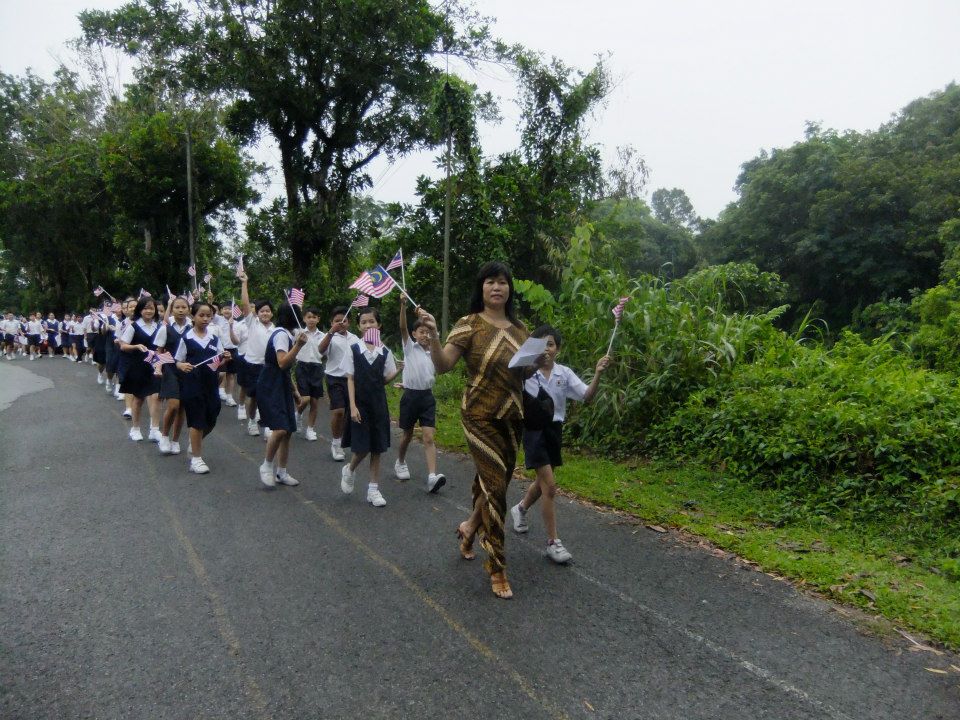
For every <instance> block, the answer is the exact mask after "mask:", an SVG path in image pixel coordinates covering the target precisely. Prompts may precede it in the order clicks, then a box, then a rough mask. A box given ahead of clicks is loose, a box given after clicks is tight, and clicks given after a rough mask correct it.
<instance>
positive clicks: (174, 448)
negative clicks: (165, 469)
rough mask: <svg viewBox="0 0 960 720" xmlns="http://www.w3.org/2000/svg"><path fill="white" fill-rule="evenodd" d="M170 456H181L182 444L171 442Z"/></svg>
mask: <svg viewBox="0 0 960 720" xmlns="http://www.w3.org/2000/svg"><path fill="white" fill-rule="evenodd" d="M170 454H171V455H179V454H180V443H178V442H176V441H171V442H170Z"/></svg>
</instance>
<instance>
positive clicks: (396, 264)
mask: <svg viewBox="0 0 960 720" xmlns="http://www.w3.org/2000/svg"><path fill="white" fill-rule="evenodd" d="M402 267H403V248H400V249H399V250H397V254H396V255H394V256H393V260H391V261H390V262H389V263H388V264H387V270H388V271H389V270H395V269H396V268H402Z"/></svg>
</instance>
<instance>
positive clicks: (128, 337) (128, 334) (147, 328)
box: [120, 318, 160, 347]
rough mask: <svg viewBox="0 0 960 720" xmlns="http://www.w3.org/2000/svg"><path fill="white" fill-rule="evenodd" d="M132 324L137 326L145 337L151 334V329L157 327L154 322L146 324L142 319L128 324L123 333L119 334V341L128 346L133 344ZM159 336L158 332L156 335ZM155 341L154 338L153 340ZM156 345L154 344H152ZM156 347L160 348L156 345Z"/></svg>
mask: <svg viewBox="0 0 960 720" xmlns="http://www.w3.org/2000/svg"><path fill="white" fill-rule="evenodd" d="M134 324H136V325H139V326H140V329H141V330H143V331H144V332H145V333H146V334H147V335H149V334H150V333H152V332H153V329H154V328H155V327H156V326H157V324H156V323H155V322H152V323H148V322H146V321H145V320H144V319H143V318H140V319H139V320H136V321H135V322H132V323H129V324H128V325H127V326H126V327H125V328H124V329H123V331H122V332H121V333H120V340H121V341H123V342H124V343H126V344H127V345H130V344H131V343H132V342H133V326H134ZM157 334H158V335H159V334H160V333H159V332H158V333H157ZM154 340H156V338H154ZM154 344H156V342H154ZM157 347H160V346H159V345H157Z"/></svg>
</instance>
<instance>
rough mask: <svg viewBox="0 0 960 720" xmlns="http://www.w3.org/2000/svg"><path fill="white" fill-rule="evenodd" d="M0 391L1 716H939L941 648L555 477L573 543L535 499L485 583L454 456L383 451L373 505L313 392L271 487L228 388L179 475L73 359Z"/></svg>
mask: <svg viewBox="0 0 960 720" xmlns="http://www.w3.org/2000/svg"><path fill="white" fill-rule="evenodd" d="M0 388H2V389H0V408H3V406H5V405H8V406H7V407H6V409H2V411H0V717H2V718H4V720H14V719H27V718H29V719H41V718H42V719H44V720H46V719H49V718H69V719H71V720H72V719H74V718H138V719H139V718H231V719H233V718H255V719H262V718H460V717H476V716H484V717H503V718H683V719H684V720H692V719H695V718H737V719H738V720H739V719H741V718H776V719H777V720H786V719H792V718H796V719H798V720H799V719H804V720H806V719H808V718H811V719H812V718H833V719H845V718H871V719H877V718H893V719H896V720H904V719H905V718H922V719H924V720H928V719H933V718H943V719H945V720H946V719H949V720H956V719H957V718H958V717H960V680H958V675H956V674H951V675H938V674H933V673H930V672H928V671H927V670H925V667H929V666H931V665H934V664H936V663H939V664H942V660H941V659H940V658H934V657H932V656H931V655H930V654H929V653H926V652H908V649H909V648H908V643H907V641H906V640H901V639H900V638H899V637H898V638H897V639H896V640H891V639H890V638H886V639H880V638H877V637H873V636H870V635H867V634H865V633H863V632H861V631H860V630H859V629H858V628H857V627H856V626H855V625H853V624H852V623H851V622H850V621H849V620H848V619H847V618H846V617H844V615H843V614H842V613H840V612H837V609H836V608H835V607H834V606H832V605H830V604H829V603H826V602H823V601H821V600H818V599H816V598H811V597H808V596H806V595H804V594H802V593H800V592H798V591H796V590H795V589H793V588H792V587H790V586H789V585H787V584H786V583H783V582H780V581H777V580H775V579H773V578H770V577H768V576H767V575H765V574H763V573H759V572H755V571H752V570H750V569H749V568H747V567H745V566H743V565H742V564H739V563H736V562H734V561H731V560H730V559H729V558H723V557H717V556H716V555H714V554H711V553H710V552H708V551H706V550H704V549H702V548H697V547H691V546H690V545H689V543H684V542H682V541H681V539H679V538H678V537H676V536H674V535H673V534H670V533H668V534H659V533H656V532H653V531H651V530H649V529H647V528H645V527H644V526H643V525H642V524H636V523H633V522H631V521H629V520H628V519H625V518H623V517H621V516H619V515H616V514H613V513H606V512H602V511H598V510H596V509H594V508H591V507H588V506H585V505H581V504H579V503H576V502H572V501H569V500H566V499H564V500H562V501H561V502H560V506H559V521H560V529H561V537H562V538H563V540H564V543H565V544H566V546H567V547H568V548H569V549H570V550H571V552H572V553H573V554H574V557H575V562H574V563H573V564H571V565H568V566H565V567H560V566H556V565H553V564H551V563H550V562H549V561H548V560H547V559H546V558H544V557H543V555H542V544H543V541H544V537H543V527H542V523H541V521H540V518H539V514H538V513H537V512H536V511H535V512H534V513H532V514H531V516H530V517H531V531H530V533H529V535H528V536H527V537H523V538H520V537H518V536H516V535H514V534H513V533H512V531H508V538H507V557H508V568H509V570H508V572H509V577H510V580H511V583H512V585H513V588H514V592H515V593H516V597H515V599H513V600H511V601H503V600H498V599H496V598H495V597H494V596H493V595H492V593H491V592H490V586H489V582H488V580H487V577H486V575H485V574H484V572H483V569H482V565H481V560H482V557H478V559H477V560H475V561H473V562H465V561H463V560H461V559H460V557H459V555H458V553H457V546H456V539H455V536H454V528H455V527H456V525H457V523H458V522H459V521H460V520H461V519H462V518H463V517H464V515H465V511H466V506H467V504H468V503H469V488H470V478H471V476H472V471H471V466H470V464H469V461H468V460H467V459H465V458H462V457H459V456H457V455H452V454H443V455H442V456H441V460H440V462H441V469H442V470H443V471H444V472H445V473H446V475H447V477H448V484H447V486H446V487H445V488H444V489H443V490H442V491H441V493H440V494H439V495H428V494H427V493H425V492H424V489H423V486H422V482H421V481H420V480H417V479H416V478H420V477H421V476H423V475H424V474H425V471H424V466H423V453H422V451H421V449H420V446H419V445H418V444H414V446H413V448H412V450H411V453H410V461H409V462H410V466H411V470H412V472H413V474H414V478H415V479H414V480H411V481H409V482H406V483H399V482H397V481H396V480H394V479H393V477H392V472H388V473H387V477H386V479H385V480H384V481H383V482H382V488H383V493H384V495H385V497H386V499H387V502H388V504H387V506H386V507H385V508H381V509H377V508H373V507H371V506H369V505H367V504H366V503H365V502H364V493H363V491H364V488H365V485H366V478H367V472H368V471H367V466H366V465H364V466H362V467H361V469H360V470H359V471H358V474H357V489H356V490H355V491H354V494H353V495H352V496H344V495H342V494H341V493H340V489H339V476H340V467H341V466H340V464H338V463H335V462H334V461H333V460H332V459H331V458H330V455H329V452H328V448H329V446H328V444H327V443H326V442H324V439H325V437H326V435H327V434H328V433H327V432H326V416H325V415H324V416H323V418H322V419H321V421H320V422H319V423H318V429H319V430H320V431H321V432H323V435H322V436H321V439H320V441H319V442H315V443H307V442H305V441H304V440H303V439H302V437H301V436H298V437H296V438H295V439H294V441H293V443H292V446H291V461H290V470H291V473H292V474H293V475H294V476H296V477H298V478H300V479H301V481H302V485H301V486H300V487H299V488H296V489H290V488H279V489H277V490H276V491H273V492H267V491H264V490H262V489H261V488H260V484H259V480H258V474H257V465H258V464H259V462H260V461H261V459H262V454H263V446H264V443H263V441H262V440H260V439H258V438H251V437H247V436H245V435H244V434H243V432H242V428H241V425H240V423H238V422H237V421H236V420H235V417H236V415H235V412H234V411H232V410H231V409H227V408H224V411H223V413H222V414H221V417H220V423H219V425H218V426H217V428H216V430H215V431H214V433H213V434H212V435H211V436H210V438H208V441H207V444H206V447H205V449H204V459H205V460H206V461H207V464H208V465H210V467H211V469H212V473H211V474H210V475H206V476H196V475H190V474H188V473H187V458H186V455H181V456H179V457H161V456H160V455H159V453H158V452H157V448H156V446H155V445H154V444H152V443H149V442H143V443H133V442H131V441H129V440H127V439H126V430H127V424H126V422H125V421H124V420H123V419H122V418H121V417H120V411H121V410H122V405H121V404H120V403H118V402H116V401H115V400H113V399H112V398H111V397H109V396H107V395H106V394H105V393H104V392H103V391H102V389H101V388H100V387H99V386H98V385H96V383H95V382H94V370H93V368H91V367H90V366H89V365H77V364H74V363H70V362H67V361H65V360H62V359H44V360H41V361H39V362H26V361H22V360H21V361H15V362H3V363H2V364H0ZM144 425H145V426H146V419H144ZM395 444H396V443H395ZM394 457H395V456H394V455H393V454H392V453H391V455H390V456H389V458H387V459H385V462H384V466H385V470H388V471H389V470H392V466H393V460H394ZM522 489H523V488H522V484H520V483H515V484H514V486H512V487H511V493H510V499H511V501H512V502H516V501H517V499H518V498H519V496H520V495H519V494H520V492H521V490H522ZM480 555H481V556H482V552H481V553H480Z"/></svg>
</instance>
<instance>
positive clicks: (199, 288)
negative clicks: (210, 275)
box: [197, 285, 207, 297]
mask: <svg viewBox="0 0 960 720" xmlns="http://www.w3.org/2000/svg"><path fill="white" fill-rule="evenodd" d="M206 291H207V289H206V288H205V287H204V286H203V285H197V295H199V296H200V297H203V294H204V293H205V292H206Z"/></svg>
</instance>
